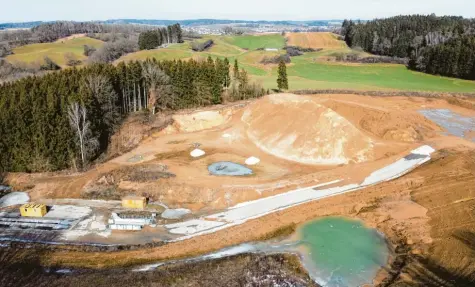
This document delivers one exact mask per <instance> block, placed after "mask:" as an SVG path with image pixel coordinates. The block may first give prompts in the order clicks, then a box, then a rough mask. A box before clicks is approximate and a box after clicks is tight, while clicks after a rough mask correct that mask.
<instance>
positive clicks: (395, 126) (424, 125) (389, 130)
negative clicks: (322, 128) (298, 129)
mask: <svg viewBox="0 0 475 287" xmlns="http://www.w3.org/2000/svg"><path fill="white" fill-rule="evenodd" d="M323 104H324V105H325V106H326V107H328V108H330V109H332V110H334V111H335V112H337V113H338V114H340V115H342V116H343V117H345V118H346V119H347V120H349V121H350V122H352V123H353V124H354V125H355V126H357V127H359V128H360V129H362V130H364V131H366V132H369V133H370V134H372V135H374V136H375V137H378V138H381V139H385V140H391V141H399V142H418V141H421V140H424V139H427V138H431V137H433V136H435V135H436V132H437V131H441V129H440V127H438V126H437V125H436V124H434V123H433V122H431V121H429V120H428V119H426V118H425V117H424V116H422V115H420V114H418V113H411V112H401V111H397V110H391V111H387V110H378V109H374V108H371V107H366V106H360V105H357V104H356V103H355V104H352V103H344V102H339V101H332V100H330V101H326V102H324V103H323Z"/></svg>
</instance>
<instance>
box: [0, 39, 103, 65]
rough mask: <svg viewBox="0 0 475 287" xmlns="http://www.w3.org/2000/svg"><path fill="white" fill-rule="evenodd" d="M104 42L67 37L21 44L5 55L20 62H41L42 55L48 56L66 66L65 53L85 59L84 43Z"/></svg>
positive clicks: (97, 44)
mask: <svg viewBox="0 0 475 287" xmlns="http://www.w3.org/2000/svg"><path fill="white" fill-rule="evenodd" d="M103 44H104V42H102V41H100V40H96V39H92V38H89V37H78V38H73V39H67V40H64V41H57V42H54V43H40V44H31V45H26V46H21V47H18V48H15V49H13V55H10V56H8V57H7V60H8V61H10V62H13V63H15V62H21V63H40V64H41V63H43V62H44V57H46V56H47V57H49V58H50V59H51V60H53V61H54V62H55V63H57V64H58V65H60V66H61V67H66V59H65V58H64V56H65V55H66V54H67V53H72V54H73V55H74V56H75V57H76V59H78V60H81V61H83V60H85V59H86V56H84V55H83V52H84V45H88V46H92V47H95V48H96V49H97V48H99V47H101V46H102V45H103Z"/></svg>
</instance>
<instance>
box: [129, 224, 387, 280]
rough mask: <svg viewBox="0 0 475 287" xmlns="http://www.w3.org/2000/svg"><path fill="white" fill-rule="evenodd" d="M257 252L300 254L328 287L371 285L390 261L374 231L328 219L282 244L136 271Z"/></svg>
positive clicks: (304, 228)
mask: <svg viewBox="0 0 475 287" xmlns="http://www.w3.org/2000/svg"><path fill="white" fill-rule="evenodd" d="M256 252H259V253H268V254H273V253H285V252H290V253H298V254H300V257H301V259H302V263H303V265H304V267H305V268H306V270H307V271H308V272H309V274H310V276H311V277H312V279H313V280H314V281H315V282H317V283H318V284H319V285H322V286H326V287H327V286H328V287H337V286H338V287H355V286H363V285H365V284H371V283H372V281H373V279H374V278H375V277H376V275H377V272H378V271H379V270H380V268H381V267H384V266H385V265H386V264H387V261H388V258H389V250H388V247H387V245H386V242H385V240H384V237H383V236H382V235H381V234H379V233H378V232H377V231H376V230H375V229H371V228H366V227H365V226H363V224H362V223H361V222H360V221H356V220H350V219H345V218H342V217H327V218H323V219H318V220H315V221H311V222H308V223H306V224H305V225H303V226H302V227H300V228H299V230H298V232H297V234H296V235H295V236H293V237H292V238H290V239H287V240H284V241H282V242H256V243H245V244H241V245H237V246H234V247H231V248H226V249H223V250H220V251H218V252H214V253H210V254H207V255H203V256H198V257H193V258H188V259H181V260H175V261H169V262H160V263H156V264H150V265H144V266H140V267H139V268H137V269H135V271H150V270H153V269H155V268H157V267H159V266H163V265H167V264H170V263H176V262H182V263H183V262H189V263H192V262H197V261H202V260H210V259H217V258H223V257H228V256H233V255H237V254H242V253H256Z"/></svg>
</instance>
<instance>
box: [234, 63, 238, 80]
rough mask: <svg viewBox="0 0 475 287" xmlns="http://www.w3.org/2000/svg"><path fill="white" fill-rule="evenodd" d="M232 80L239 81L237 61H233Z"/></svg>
mask: <svg viewBox="0 0 475 287" xmlns="http://www.w3.org/2000/svg"><path fill="white" fill-rule="evenodd" d="M233 79H235V80H237V79H239V65H238V61H237V59H235V60H234V69H233Z"/></svg>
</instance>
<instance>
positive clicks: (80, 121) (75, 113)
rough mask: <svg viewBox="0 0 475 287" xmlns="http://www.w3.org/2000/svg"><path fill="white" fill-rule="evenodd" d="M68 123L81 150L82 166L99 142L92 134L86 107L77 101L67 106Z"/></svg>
mask: <svg viewBox="0 0 475 287" xmlns="http://www.w3.org/2000/svg"><path fill="white" fill-rule="evenodd" d="M68 117H69V124H70V125H71V128H72V129H73V130H74V132H75V134H76V137H77V140H78V145H79V149H80V152H81V163H82V167H83V168H84V167H85V166H86V164H87V160H88V157H89V155H90V154H91V153H92V152H94V151H95V150H96V149H97V147H98V146H99V142H98V141H97V139H96V138H94V137H93V136H92V133H91V129H90V122H89V121H88V120H87V111H86V108H85V107H83V106H81V105H79V104H78V103H72V104H71V105H70V106H69V107H68Z"/></svg>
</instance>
